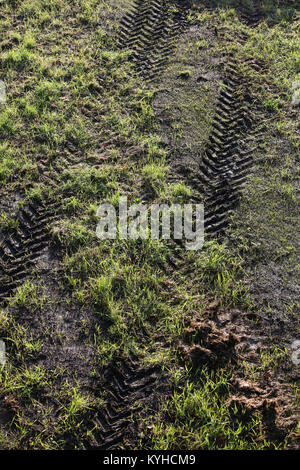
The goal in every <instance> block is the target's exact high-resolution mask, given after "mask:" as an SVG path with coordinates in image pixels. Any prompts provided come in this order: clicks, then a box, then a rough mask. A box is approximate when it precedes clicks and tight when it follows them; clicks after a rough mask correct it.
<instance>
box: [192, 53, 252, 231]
mask: <svg viewBox="0 0 300 470" xmlns="http://www.w3.org/2000/svg"><path fill="white" fill-rule="evenodd" d="M244 65H248V66H249V67H254V68H259V66H258V65H257V63H255V62H250V63H248V64H244ZM223 84H224V89H223V90H222V91H221V92H220V96H219V100H218V102H217V106H216V113H215V117H214V120H213V125H212V127H213V130H212V132H211V135H210V137H209V144H208V146H207V149H206V151H205V154H204V155H203V156H202V158H201V164H200V166H199V170H200V171H199V175H198V178H199V180H200V182H201V184H202V185H203V187H204V195H205V202H204V206H205V221H204V225H205V231H206V233H207V234H210V235H211V236H215V235H218V234H221V233H223V232H224V230H225V229H226V227H227V226H228V224H229V215H230V213H231V210H232V209H233V208H234V206H235V205H236V203H237V201H238V198H239V194H240V189H241V187H242V186H243V184H244V183H245V181H246V176H247V173H248V171H249V168H250V166H251V165H252V163H253V160H252V152H253V149H250V150H249V149H248V148H247V145H246V143H247V138H248V137H249V135H250V133H251V131H252V127H253V119H252V117H251V112H250V103H251V95H250V89H249V88H250V87H249V83H247V78H245V77H243V76H242V75H241V74H240V73H239V72H238V68H237V64H236V63H234V62H228V64H227V69H226V78H225V80H224V82H223Z"/></svg>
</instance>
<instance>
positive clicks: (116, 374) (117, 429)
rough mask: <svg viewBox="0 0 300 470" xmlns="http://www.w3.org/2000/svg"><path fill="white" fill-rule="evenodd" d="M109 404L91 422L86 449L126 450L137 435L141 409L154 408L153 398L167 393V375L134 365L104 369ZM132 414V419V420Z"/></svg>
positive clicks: (157, 370)
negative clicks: (137, 418)
mask: <svg viewBox="0 0 300 470" xmlns="http://www.w3.org/2000/svg"><path fill="white" fill-rule="evenodd" d="M104 379H105V382H106V384H105V386H106V388H105V390H106V393H107V396H108V401H109V404H108V405H107V407H106V408H105V409H104V410H102V411H101V412H98V413H97V414H96V416H95V417H94V418H93V419H92V423H91V424H93V425H94V428H93V430H92V431H91V433H90V438H89V441H88V442H87V443H86V449H97V450H113V449H118V448H120V446H122V445H123V446H124V445H125V446H126V442H125V437H126V436H127V437H128V439H130V436H131V437H132V434H135V432H136V425H137V422H136V419H135V418H136V416H138V414H139V413H140V412H141V411H142V410H141V407H142V405H146V404H147V405H148V404H150V405H151V404H152V405H154V400H153V398H154V397H155V396H157V394H158V393H159V392H160V391H161V390H164V391H165V390H166V389H167V388H168V385H167V375H166V374H165V376H164V375H163V374H162V372H161V371H160V369H159V368H158V367H149V368H145V367H140V366H139V365H138V364H137V363H135V362H133V361H128V362H127V363H122V364H118V367H117V366H110V367H107V369H106V372H105V373H104ZM133 414H134V416H133Z"/></svg>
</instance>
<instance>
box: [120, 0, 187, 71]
mask: <svg viewBox="0 0 300 470" xmlns="http://www.w3.org/2000/svg"><path fill="white" fill-rule="evenodd" d="M187 12H188V5H187V3H186V2H184V1H181V2H180V1H179V0H178V1H173V2H170V1H168V0H137V1H136V2H135V5H134V8H133V10H132V12H130V13H127V15H125V16H124V17H123V18H122V20H121V25H120V31H119V41H120V44H121V45H122V46H123V47H126V48H129V49H131V50H132V61H133V62H134V63H135V66H136V70H137V72H138V73H139V74H140V75H141V76H143V77H144V78H147V79H152V78H154V77H156V76H157V75H158V73H159V72H161V71H162V69H163V67H164V66H165V65H166V63H167V62H168V59H169V56H170V54H171V53H172V50H173V49H174V47H175V41H176V38H177V37H178V35H179V34H180V33H181V32H182V31H183V29H184V28H185V27H186V25H187V20H186V15H187Z"/></svg>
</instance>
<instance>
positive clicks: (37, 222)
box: [0, 201, 59, 304]
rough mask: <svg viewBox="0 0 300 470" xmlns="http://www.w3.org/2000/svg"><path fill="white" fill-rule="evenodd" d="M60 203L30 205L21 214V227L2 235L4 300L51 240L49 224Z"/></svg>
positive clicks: (0, 298) (0, 279)
mask: <svg viewBox="0 0 300 470" xmlns="http://www.w3.org/2000/svg"><path fill="white" fill-rule="evenodd" d="M58 207H59V204H57V203H55V202H53V201H50V202H49V203H48V204H47V205H45V204H42V205H40V206H37V205H36V204H28V205H27V206H26V207H25V208H22V209H21V210H20V212H19V214H18V216H17V228H16V229H15V230H14V231H13V233H12V234H9V235H7V236H4V235H2V236H1V238H0V303H3V304H5V303H6V299H7V297H8V296H9V295H11V294H12V293H13V291H14V290H15V289H16V288H17V287H18V286H20V285H21V284H22V283H23V282H24V281H25V279H26V277H27V276H28V275H29V273H30V271H31V270H32V269H33V267H34V265H35V263H36V262H37V260H38V258H40V257H41V256H42V254H43V253H44V250H45V248H46V247H47V246H48V243H49V224H50V223H51V222H52V221H53V220H54V219H55V217H56V215H55V213H56V209H57V208H58Z"/></svg>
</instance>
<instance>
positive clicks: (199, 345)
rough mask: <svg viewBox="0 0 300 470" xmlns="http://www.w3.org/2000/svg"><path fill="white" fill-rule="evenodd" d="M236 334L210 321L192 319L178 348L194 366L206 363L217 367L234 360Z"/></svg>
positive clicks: (236, 341) (211, 366)
mask: <svg viewBox="0 0 300 470" xmlns="http://www.w3.org/2000/svg"><path fill="white" fill-rule="evenodd" d="M238 342H239V339H238V337H237V336H236V335H234V334H232V333H227V332H226V331H222V330H220V329H219V328H217V327H216V325H215V324H214V323H213V322H212V321H201V320H198V319H192V320H191V321H190V324H189V326H188V327H187V328H185V330H184V333H183V341H182V342H181V344H180V346H179V349H180V350H181V352H182V355H183V357H184V359H191V360H192V363H193V366H194V367H199V366H200V365H207V366H209V367H210V368H217V367H219V366H221V365H224V364H226V363H227V362H229V361H231V360H236V351H235V346H236V344H237V343H238Z"/></svg>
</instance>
